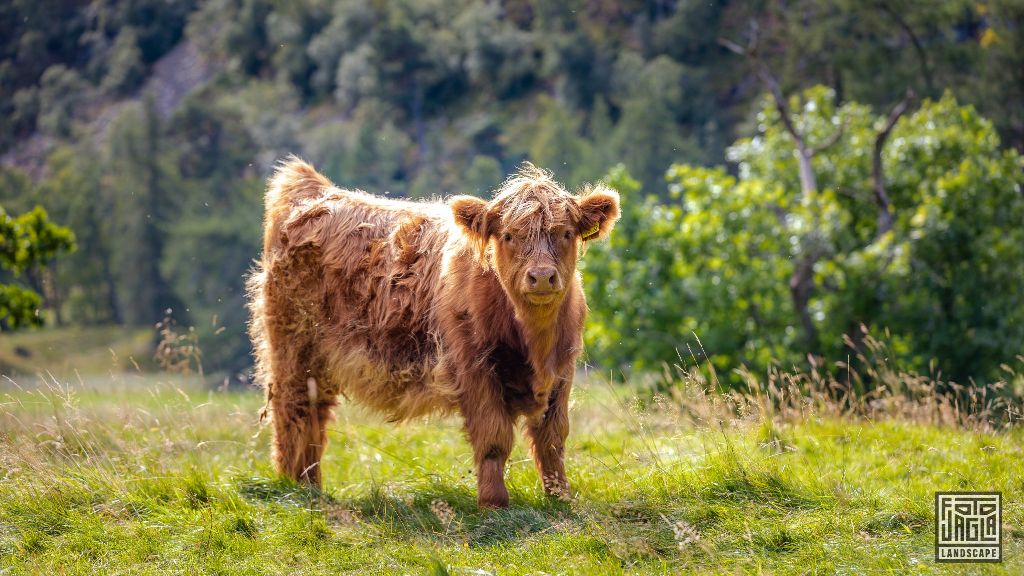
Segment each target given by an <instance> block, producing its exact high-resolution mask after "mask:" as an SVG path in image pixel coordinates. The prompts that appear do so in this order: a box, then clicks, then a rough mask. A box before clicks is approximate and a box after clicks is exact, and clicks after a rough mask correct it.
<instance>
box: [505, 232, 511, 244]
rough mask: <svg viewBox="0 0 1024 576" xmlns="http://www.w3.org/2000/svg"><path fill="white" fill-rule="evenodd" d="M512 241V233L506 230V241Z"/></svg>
mask: <svg viewBox="0 0 1024 576" xmlns="http://www.w3.org/2000/svg"><path fill="white" fill-rule="evenodd" d="M511 241H512V235H511V234H509V233H508V232H505V242H511Z"/></svg>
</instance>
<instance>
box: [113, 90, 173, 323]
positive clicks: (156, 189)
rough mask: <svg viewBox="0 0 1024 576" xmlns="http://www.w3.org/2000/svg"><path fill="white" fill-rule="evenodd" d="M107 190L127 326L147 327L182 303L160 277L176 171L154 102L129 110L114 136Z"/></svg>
mask: <svg viewBox="0 0 1024 576" xmlns="http://www.w3.org/2000/svg"><path fill="white" fill-rule="evenodd" d="M111 132H112V133H111V137H110V143H109V149H108V152H107V167H108V172H107V174H108V175H107V177H106V181H105V182H104V185H105V186H106V187H108V188H109V190H110V191H111V193H112V201H113V206H114V212H115V219H116V223H117V229H116V232H115V233H116V235H117V236H118V237H119V238H120V239H121V240H120V242H118V243H117V254H116V258H115V262H117V265H118V266H117V270H116V272H115V273H116V275H117V278H118V285H119V287H120V290H118V294H119V296H120V298H121V302H120V309H121V310H122V311H123V313H124V317H123V319H124V321H125V322H127V323H128V324H132V325H148V324H152V323H153V322H156V321H158V320H159V319H160V318H163V316H164V311H165V310H167V309H179V308H180V307H179V306H178V299H177V298H176V297H175V295H174V292H173V291H172V290H171V287H170V283H169V282H168V279H167V277H166V276H165V275H164V274H163V273H162V272H161V270H160V264H161V262H162V261H163V256H164V252H165V248H166V245H167V229H168V226H169V225H170V223H171V222H173V220H174V216H175V213H176V209H177V206H176V204H177V202H176V199H175V197H176V193H175V191H176V190H178V189H179V188H178V186H177V183H176V180H177V170H176V168H175V166H174V165H173V164H171V163H170V161H169V158H168V156H167V155H166V154H165V152H166V151H165V150H164V134H163V131H162V125H161V122H160V119H159V117H158V116H157V114H156V110H155V109H154V104H153V100H152V98H150V97H146V98H145V99H144V101H143V103H142V106H133V107H129V108H127V109H126V110H125V111H124V112H123V113H122V114H121V116H120V117H119V118H118V119H117V121H116V122H115V125H114V127H113V128H112V130H111Z"/></svg>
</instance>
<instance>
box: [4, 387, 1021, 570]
mask: <svg viewBox="0 0 1024 576" xmlns="http://www.w3.org/2000/svg"><path fill="white" fill-rule="evenodd" d="M700 403H703V404H702V405H704V406H707V405H708V400H707V398H703V399H701V400H700ZM687 404H688V403H687V402H683V403H677V402H660V403H657V404H656V405H652V406H646V407H642V406H640V404H639V403H638V402H636V401H634V400H632V399H631V398H630V392H629V390H628V389H625V388H619V387H614V386H611V385H609V384H606V383H601V381H600V380H599V379H597V378H586V379H584V381H583V382H581V383H580V385H578V386H577V389H576V390H574V406H573V411H572V415H573V422H572V424H573V432H572V435H571V436H570V446H569V450H568V453H569V456H568V466H567V467H568V469H569V477H570V481H571V482H572V484H573V486H572V490H573V496H574V497H573V498H572V500H571V501H568V502H563V501H558V500H552V499H546V498H545V497H544V496H543V495H542V492H541V488H540V482H539V481H538V479H537V477H536V474H535V471H534V469H533V466H532V463H531V461H530V460H529V457H528V455H527V454H526V453H525V452H524V451H523V449H522V446H519V447H518V448H517V450H516V452H514V454H513V456H512V458H511V460H510V464H509V467H508V478H509V488H510V492H511V494H512V506H511V508H510V509H508V510H504V511H498V512H480V511H478V510H477V509H476V505H475V493H474V488H475V483H474V479H473V474H472V473H471V470H470V469H471V462H470V457H469V449H468V446H467V445H466V444H465V442H464V440H463V439H462V436H461V433H460V430H459V426H458V422H456V421H453V420H432V421H428V422H417V423H413V424H407V425H403V426H399V427H395V426H392V425H388V424H386V423H384V422H382V421H381V420H380V419H378V418H376V417H374V416H372V415H369V414H366V413H364V412H363V411H362V410H360V409H359V408H357V407H354V406H351V405H344V406H342V407H341V408H340V409H339V411H338V419H337V420H336V421H335V422H334V423H333V424H332V426H331V434H330V438H331V445H330V446H329V447H328V450H327V455H326V460H325V462H324V464H323V466H324V477H325V483H326V485H325V487H324V491H323V492H322V493H319V492H314V491H312V490H308V489H303V488H301V487H299V486H296V485H293V484H291V483H288V482H285V481H282V480H280V479H278V478H277V477H275V475H274V473H273V472H272V470H271V469H270V467H269V457H268V445H269V429H268V428H267V427H264V426H261V425H260V424H259V423H258V421H257V411H258V409H259V408H260V406H261V398H260V397H259V395H258V394H257V393H255V392H251V391H247V392H237V391H211V390H205V389H203V388H202V387H201V386H199V385H198V384H196V383H195V382H190V381H188V380H184V379H180V378H172V377H170V376H141V375H136V376H131V377H129V376H123V375H121V376H118V375H115V376H112V377H111V378H110V381H109V384H108V386H107V388H106V389H102V388H97V387H95V386H86V387H85V388H82V387H81V386H80V385H78V384H70V385H69V384H66V383H64V382H61V381H59V380H58V381H53V380H52V379H51V380H50V381H49V382H44V381H42V380H41V379H36V380H32V379H28V380H22V381H18V382H17V384H15V383H14V382H12V381H9V380H8V381H5V382H4V383H3V384H2V388H0V475H2V476H0V574H35V573H47V574H125V573H131V574H169V573H174V574H256V573H265V574H339V573H351V574H445V573H448V574H476V575H482V574H623V573H628V574H661V573H681V572H686V573H689V572H694V573H755V574H759V573H777V574H808V573H821V574H890V573H925V574H927V573H947V572H958V573H959V572H960V571H963V570H965V569H967V565H955V566H953V567H950V566H949V565H945V566H943V565H938V564H936V563H934V561H933V538H934V531H933V511H932V507H933V498H934V496H933V493H934V492H935V491H936V490H955V489H975V490H1001V491H1002V492H1003V500H1004V506H1003V524H1004V527H1003V533H1004V557H1005V558H1006V560H1005V562H1004V563H1003V564H998V565H974V566H970V567H969V570H970V571H971V572H975V573H1003V574H1019V573H1021V572H1022V571H1024V556H1022V552H1024V506H1022V504H1024V455H1022V453H1021V452H1022V446H1024V431H1022V430H1021V429H1020V428H1019V427H1018V428H1016V429H1014V430H1011V431H1008V432H1007V431H1003V432H991V431H990V432H983V431H977V430H975V431H971V430H966V429H962V428H961V429H955V428H950V427H939V426H936V425H933V424H924V423H913V422H911V421H909V420H902V419H898V418H897V419H887V418H882V419H878V420H876V421H867V420H863V419H861V420H853V419H843V418H839V417H835V416H824V415H821V416H813V415H810V416H806V417H802V418H798V419H793V418H776V419H772V418H767V417H765V415H764V414H748V415H746V416H742V417H735V418H717V417H714V416H713V414H712V412H707V413H705V414H704V416H697V417H695V416H694V411H693V410H692V409H691V408H692V407H691V406H687ZM681 408H682V409H681ZM709 414H712V415H710V416H709Z"/></svg>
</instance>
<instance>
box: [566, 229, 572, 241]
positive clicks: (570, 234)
mask: <svg viewBox="0 0 1024 576" xmlns="http://www.w3.org/2000/svg"><path fill="white" fill-rule="evenodd" d="M571 237H572V232H569V231H568V230H566V231H565V239H566V240H568V239H569V238H571Z"/></svg>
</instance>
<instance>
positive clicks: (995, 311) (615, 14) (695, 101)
mask: <svg viewBox="0 0 1024 576" xmlns="http://www.w3.org/2000/svg"><path fill="white" fill-rule="evenodd" d="M0 118H2V124H0V154H2V158H0V159H2V168H0V206H2V208H3V212H2V213H0V268H2V270H0V328H2V329H3V330H5V331H9V330H14V329H19V328H24V327H26V326H28V325H32V324H45V325H46V326H47V329H53V328H54V327H60V326H87V325H88V326H112V325H117V326H124V327H152V326H153V325H154V324H155V323H157V322H159V321H161V319H162V318H164V316H165V313H166V311H167V310H171V311H172V313H171V315H172V316H173V318H174V320H175V321H176V323H177V326H179V327H185V326H194V327H195V331H194V332H191V333H189V334H190V335H189V338H190V339H195V340H197V341H198V342H199V344H200V346H201V348H202V351H203V358H202V362H203V364H204V366H205V368H206V370H207V372H214V371H216V372H221V373H225V374H244V373H245V372H246V370H247V367H248V365H249V362H250V357H249V344H248V340H247V338H246V336H245V323H246V311H245V309H244V306H243V302H244V297H243V291H242V286H243V278H244V276H245V274H246V272H247V270H248V269H249V268H250V266H251V263H252V261H253V258H255V257H256V256H257V254H258V250H259V245H260V232H261V229H260V220H261V216H262V206H261V196H262V190H263V186H264V180H265V178H266V177H267V175H268V174H269V172H270V170H271V169H272V166H273V163H274V162H275V161H276V160H277V159H279V158H281V157H282V156H284V155H286V154H290V153H295V154H298V155H300V156H303V157H305V158H307V159H309V160H311V161H312V162H314V163H315V164H316V165H317V167H318V168H319V169H321V170H322V171H323V172H324V173H326V174H327V175H328V176H329V177H330V178H332V179H333V180H334V181H335V182H336V183H337V184H339V185H341V186H346V187H357V188H362V189H365V190H368V191H372V192H376V193H388V194H391V195H394V196H406V197H411V198H428V197H440V196H443V195H448V194H455V193H460V194H461V193H470V194H478V195H481V196H487V195H488V194H489V191H490V190H491V189H492V188H494V187H496V186H497V185H498V184H499V183H500V182H501V180H502V179H503V178H504V177H505V175H507V174H508V173H510V172H511V171H513V170H514V169H515V167H516V165H517V164H518V163H519V162H521V161H523V160H530V161H532V162H534V163H536V164H538V165H540V166H542V167H546V168H548V169H550V170H552V171H553V172H554V173H555V175H556V176H557V177H558V178H559V179H561V180H562V181H564V182H566V183H567V184H568V185H570V186H575V185H578V184H580V183H582V182H584V181H588V180H597V179H602V178H605V179H607V180H608V181H609V183H611V184H612V185H613V186H615V187H616V188H617V189H619V190H620V192H621V193H622V194H623V202H624V215H623V221H622V223H621V224H620V226H619V228H618V229H617V231H616V233H615V234H614V235H613V237H612V239H611V240H610V242H608V243H606V244H603V245H599V246H595V247H593V248H591V249H590V250H589V251H588V254H587V255H586V256H585V258H584V267H585V269H584V273H585V280H586V286H587V292H588V294H589V298H590V302H591V307H592V316H591V321H590V323H589V326H588V332H587V344H588V362H589V363H590V364H592V365H596V366H600V367H603V368H608V369H615V370H626V371H629V370H649V369H654V370H657V369H658V368H659V366H660V365H661V363H663V362H670V363H688V362H691V360H690V359H691V358H693V359H694V360H700V361H703V360H704V359H705V358H707V359H709V360H710V363H711V364H710V365H711V366H714V368H715V369H717V370H719V372H720V376H721V377H722V378H723V380H724V381H731V380H734V379H735V378H738V377H739V376H738V375H737V374H736V373H735V372H732V371H731V370H732V369H735V368H737V367H739V366H741V365H746V366H749V367H750V368H751V369H752V370H755V371H762V372H763V371H764V370H765V369H767V368H768V367H769V366H771V365H773V364H778V365H782V366H784V367H788V366H790V365H801V366H806V365H807V362H808V354H812V355H814V356H815V357H817V358H820V359H822V360H823V361H821V362H815V363H814V366H815V367H816V368H817V369H826V370H828V369H841V368H832V367H833V366H835V364H834V362H835V361H845V360H846V359H847V358H849V357H850V356H851V355H856V354H857V353H858V352H863V350H864V347H863V346H862V340H863V338H865V337H866V333H865V330H867V331H869V332H870V333H871V334H874V335H875V336H879V337H883V338H884V339H885V340H886V341H887V342H888V343H889V348H888V350H889V352H888V353H889V354H891V355H892V359H894V361H897V362H899V363H900V365H901V366H905V367H907V369H916V370H923V371H931V372H933V373H938V372H940V371H941V373H942V374H944V375H946V376H948V377H952V378H955V379H957V380H958V381H960V382H968V381H970V380H972V379H973V380H974V381H976V382H983V381H992V380H993V379H996V378H998V377H999V375H1000V373H1001V372H1002V371H1004V370H1006V369H1007V368H1008V366H1007V364H1006V363H1013V362H1015V361H1016V360H1015V358H1019V356H1018V355H1020V354H1022V353H1024V296H1022V290H1021V285H1022V282H1024V192H1022V183H1024V175H1022V174H1024V163H1022V160H1021V156H1020V154H1019V152H1020V151H1021V150H1022V149H1024V3H1022V2H1020V1H1019V0H992V1H961V0H941V1H939V0H935V1H925V0H877V1H876V0H865V1H860V0H792V1H785V2H783V1H778V0H762V1H751V2H729V1H716V0H711V1H709V0H699V1H697V0H626V1H612V0H570V1H566V2H545V1H540V0H505V1H485V0H445V1H441V0H395V1H384V0H370V1H363V0H338V1H327V0H300V1H288V2H285V1H276V0H179V1H174V2H168V1H166V0H130V1H120V2H117V1H111V0H91V1H67V0H64V1H57V0H12V1H8V2H4V3H3V5H2V6H0ZM37 207H39V208H37ZM165 327H166V325H165ZM697 337H699V338H700V342H698V341H697ZM189 341H192V340H189ZM83 345H84V343H83ZM68 346H72V347H73V346H75V344H74V343H69V344H68Z"/></svg>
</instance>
